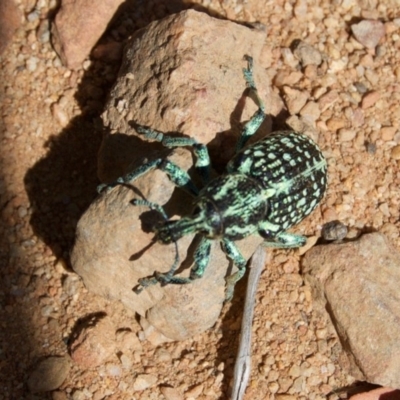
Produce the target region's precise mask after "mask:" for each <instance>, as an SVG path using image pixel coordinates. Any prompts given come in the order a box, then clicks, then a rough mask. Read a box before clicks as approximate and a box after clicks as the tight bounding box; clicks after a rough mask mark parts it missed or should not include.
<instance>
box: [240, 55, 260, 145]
mask: <svg viewBox="0 0 400 400" xmlns="http://www.w3.org/2000/svg"><path fill="white" fill-rule="evenodd" d="M244 58H245V59H246V60H247V63H248V65H247V68H243V76H244V79H245V81H246V84H247V87H248V88H249V92H250V93H253V95H254V96H255V98H256V103H257V105H258V110H257V111H256V112H255V113H254V115H253V116H252V117H251V119H250V120H249V121H248V122H247V123H246V124H245V125H244V127H243V129H242V131H241V133H240V137H239V140H238V143H237V145H236V152H238V151H240V150H241V149H242V148H243V147H244V146H245V144H246V142H247V141H248V140H249V138H250V137H251V136H253V135H254V134H255V133H256V132H257V130H258V128H259V127H260V126H261V124H262V123H263V121H264V119H265V105H264V102H263V101H262V99H261V98H260V96H259V95H258V90H257V87H256V84H255V83H254V76H253V58H252V57H250V56H245V57H244ZM250 93H249V94H250Z"/></svg>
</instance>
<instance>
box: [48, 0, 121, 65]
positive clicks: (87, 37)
mask: <svg viewBox="0 0 400 400" xmlns="http://www.w3.org/2000/svg"><path fill="white" fill-rule="evenodd" d="M121 3H123V1H122V0H103V1H101V2H98V3H96V7H93V1H91V0H63V1H62V2H61V7H60V9H59V11H58V13H57V15H56V18H55V21H54V24H53V26H52V35H53V38H52V42H53V46H54V48H55V50H56V52H57V54H58V55H59V57H60V58H61V61H62V62H63V64H64V65H65V66H66V67H68V68H71V69H76V68H79V67H80V66H81V64H82V62H83V61H84V60H85V58H86V57H87V56H88V55H89V53H90V51H91V49H92V48H93V46H94V45H95V44H96V42H97V41H98V40H99V38H100V36H101V35H102V34H103V32H104V31H105V29H106V27H107V25H108V23H109V22H110V19H111V18H112V16H113V15H114V13H115V11H116V10H117V8H118V7H119V6H120V4H121ZM88 21H90V29H88V26H89V23H88Z"/></svg>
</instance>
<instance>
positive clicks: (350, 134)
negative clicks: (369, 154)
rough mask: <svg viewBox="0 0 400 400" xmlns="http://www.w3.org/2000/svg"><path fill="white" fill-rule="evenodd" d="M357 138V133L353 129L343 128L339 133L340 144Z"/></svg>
mask: <svg viewBox="0 0 400 400" xmlns="http://www.w3.org/2000/svg"><path fill="white" fill-rule="evenodd" d="M355 137H356V131H354V130H352V129H346V128H342V129H339V131H338V139H339V142H349V141H351V140H353V139H354V138H355Z"/></svg>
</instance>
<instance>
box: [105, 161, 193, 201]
mask: <svg viewBox="0 0 400 400" xmlns="http://www.w3.org/2000/svg"><path fill="white" fill-rule="evenodd" d="M156 168H158V169H159V170H161V171H164V172H165V173H166V174H167V175H168V177H169V178H170V179H171V181H172V182H173V183H174V184H175V185H176V186H179V187H182V188H184V189H186V190H187V191H188V192H190V193H191V194H192V195H194V196H197V194H198V192H199V191H198V189H197V188H196V186H195V184H194V183H193V182H192V180H191V178H190V176H189V174H188V173H187V172H186V171H184V170H183V169H182V168H180V167H179V166H178V165H176V164H174V163H173V162H171V161H169V160H164V159H162V158H158V159H156V160H153V161H150V162H147V163H145V164H143V165H141V166H140V167H138V168H137V169H135V170H134V171H132V172H130V173H129V174H126V175H124V176H121V177H120V178H118V179H117V180H116V181H115V182H112V183H109V184H101V185H99V186H98V187H97V191H98V192H99V193H101V192H103V191H104V190H106V191H107V190H110V189H112V188H113V187H115V186H117V185H123V184H128V183H132V182H134V181H135V180H137V179H138V178H140V177H141V176H143V175H145V174H147V173H148V172H150V171H151V170H153V169H156Z"/></svg>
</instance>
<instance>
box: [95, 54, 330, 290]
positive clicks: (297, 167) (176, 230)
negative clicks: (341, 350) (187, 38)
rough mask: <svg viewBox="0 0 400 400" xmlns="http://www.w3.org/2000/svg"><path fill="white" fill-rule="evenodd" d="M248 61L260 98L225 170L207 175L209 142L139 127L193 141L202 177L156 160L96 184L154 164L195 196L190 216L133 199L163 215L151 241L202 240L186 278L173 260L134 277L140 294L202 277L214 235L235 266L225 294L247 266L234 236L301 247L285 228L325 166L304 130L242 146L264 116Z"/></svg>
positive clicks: (319, 187)
mask: <svg viewBox="0 0 400 400" xmlns="http://www.w3.org/2000/svg"><path fill="white" fill-rule="evenodd" d="M246 59H247V61H248V67H247V68H245V69H243V74H244V78H245V80H246V83H247V86H248V88H249V90H250V91H252V92H253V94H254V95H255V98H256V99H257V102H258V106H259V108H258V110H257V111H256V113H255V114H254V115H253V117H252V118H251V119H250V120H249V121H248V122H247V123H246V124H245V125H244V127H243V129H242V132H241V135H240V138H239V142H238V144H237V148H236V155H235V156H234V157H233V158H232V159H231V160H230V161H229V163H228V165H227V166H226V171H225V173H224V174H223V175H221V176H218V177H216V178H214V179H211V180H210V179H209V169H210V157H209V155H208V151H207V147H206V146H205V145H203V144H201V143H198V142H197V141H196V140H195V139H192V138H174V137H170V136H166V135H164V134H163V133H161V132H158V131H155V130H153V129H150V128H146V127H143V126H137V128H136V129H137V131H138V132H139V133H141V134H143V135H144V137H145V138H146V139H153V140H156V141H158V142H161V143H162V144H163V145H164V146H166V147H169V148H173V147H180V146H191V147H192V148H193V151H194V154H195V156H196V163H195V167H196V169H197V170H198V171H199V172H200V174H201V175H202V177H203V180H204V184H205V185H204V187H203V189H201V190H198V189H197V188H196V186H195V185H194V184H193V182H192V181H191V178H190V176H189V175H188V173H187V172H186V171H184V170H182V169H181V168H180V167H178V166H177V165H175V164H173V163H172V162H171V161H169V160H165V159H162V158H159V159H156V160H153V161H150V162H148V163H145V164H143V165H142V166H140V167H139V168H137V169H136V170H135V171H133V172H131V173H129V174H127V175H126V176H123V177H121V178H119V179H117V180H116V181H115V182H114V183H111V184H108V185H107V184H104V185H100V186H99V187H98V190H99V192H101V191H102V190H103V189H110V188H112V187H114V186H116V185H119V184H125V183H131V182H133V181H135V180H136V179H137V178H139V177H140V176H142V175H144V174H146V173H147V172H148V171H150V170H152V169H155V168H158V169H160V170H162V171H164V172H165V173H166V174H167V175H168V177H169V178H170V179H171V181H172V182H173V183H174V184H175V185H177V186H179V187H183V188H186V189H187V190H188V191H190V192H191V193H192V194H193V196H194V198H195V199H194V204H195V206H194V209H193V212H192V214H191V215H187V216H184V217H182V218H181V219H179V220H173V221H172V220H168V217H167V215H166V214H165V212H164V210H163V208H162V207H161V206H160V205H157V204H154V203H151V202H148V201H146V200H140V199H135V200H133V201H132V204H134V205H146V206H148V207H150V208H151V209H154V210H157V211H159V212H160V213H161V215H162V216H163V218H164V221H163V222H162V223H161V224H159V225H158V226H156V227H155V229H154V230H155V236H156V239H157V240H158V241H160V242H162V243H164V244H168V243H175V245H176V243H177V241H178V240H179V239H180V238H181V237H182V236H184V235H188V234H193V233H196V234H199V235H200V236H201V240H200V243H199V245H198V247H197V249H196V250H195V254H194V266H193V267H192V269H191V271H190V276H189V277H188V278H182V277H178V276H175V275H174V273H175V271H176V268H177V267H178V264H179V259H178V252H176V258H175V262H174V264H173V265H172V267H171V269H170V270H169V272H167V273H159V272H156V273H155V275H154V277H151V278H143V279H140V280H139V288H138V289H136V292H137V293H139V292H140V291H141V290H142V288H143V287H147V286H150V285H153V284H156V283H157V282H160V283H163V284H168V283H173V284H185V283H189V282H192V281H193V280H195V279H198V278H201V277H202V276H203V274H204V271H205V269H206V267H207V264H208V262H209V257H210V248H211V241H212V240H219V241H220V242H221V244H222V248H223V250H224V252H225V253H226V254H227V256H228V257H229V258H230V259H231V260H232V261H233V263H234V264H235V265H236V266H237V268H238V271H237V272H236V273H234V274H233V275H231V276H229V277H228V278H227V293H226V296H227V298H230V297H231V296H232V294H233V289H234V286H235V284H236V282H237V281H238V280H239V279H240V278H242V276H243V275H244V272H245V267H246V260H245V259H244V258H243V256H242V255H241V253H240V251H239V249H238V248H237V246H236V245H235V243H234V242H235V241H236V240H240V239H243V238H245V237H247V236H249V235H253V234H258V235H260V236H262V237H263V238H264V239H265V242H264V243H265V245H266V246H270V247H279V248H295V247H300V246H302V245H304V243H305V241H306V239H305V237H304V236H300V235H295V234H291V233H287V232H286V231H287V229H288V228H290V227H292V226H293V225H296V224H297V223H299V222H300V221H302V220H303V219H304V218H305V217H306V216H307V215H309V214H310V213H311V212H312V211H313V210H314V209H315V208H316V207H317V205H318V203H319V202H320V200H321V199H322V197H323V196H324V193H325V190H326V186H327V164H326V160H325V158H324V156H323V154H322V153H321V151H320V150H319V148H318V146H317V145H316V143H314V142H313V141H312V140H311V139H310V138H308V137H307V136H305V135H303V134H299V133H296V132H293V131H278V132H274V133H272V134H270V135H268V136H267V137H266V138H264V139H262V140H260V141H259V142H257V143H254V144H252V145H250V146H248V147H245V144H246V142H247V140H248V139H249V138H250V137H251V136H252V135H254V133H255V132H256V131H257V130H258V128H259V127H260V125H261V123H262V122H263V121H264V118H265V112H264V109H265V107H264V103H263V101H262V100H261V99H260V98H259V96H258V92H257V89H256V86H255V84H254V78H253V68H252V67H253V60H252V58H251V57H246Z"/></svg>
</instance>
